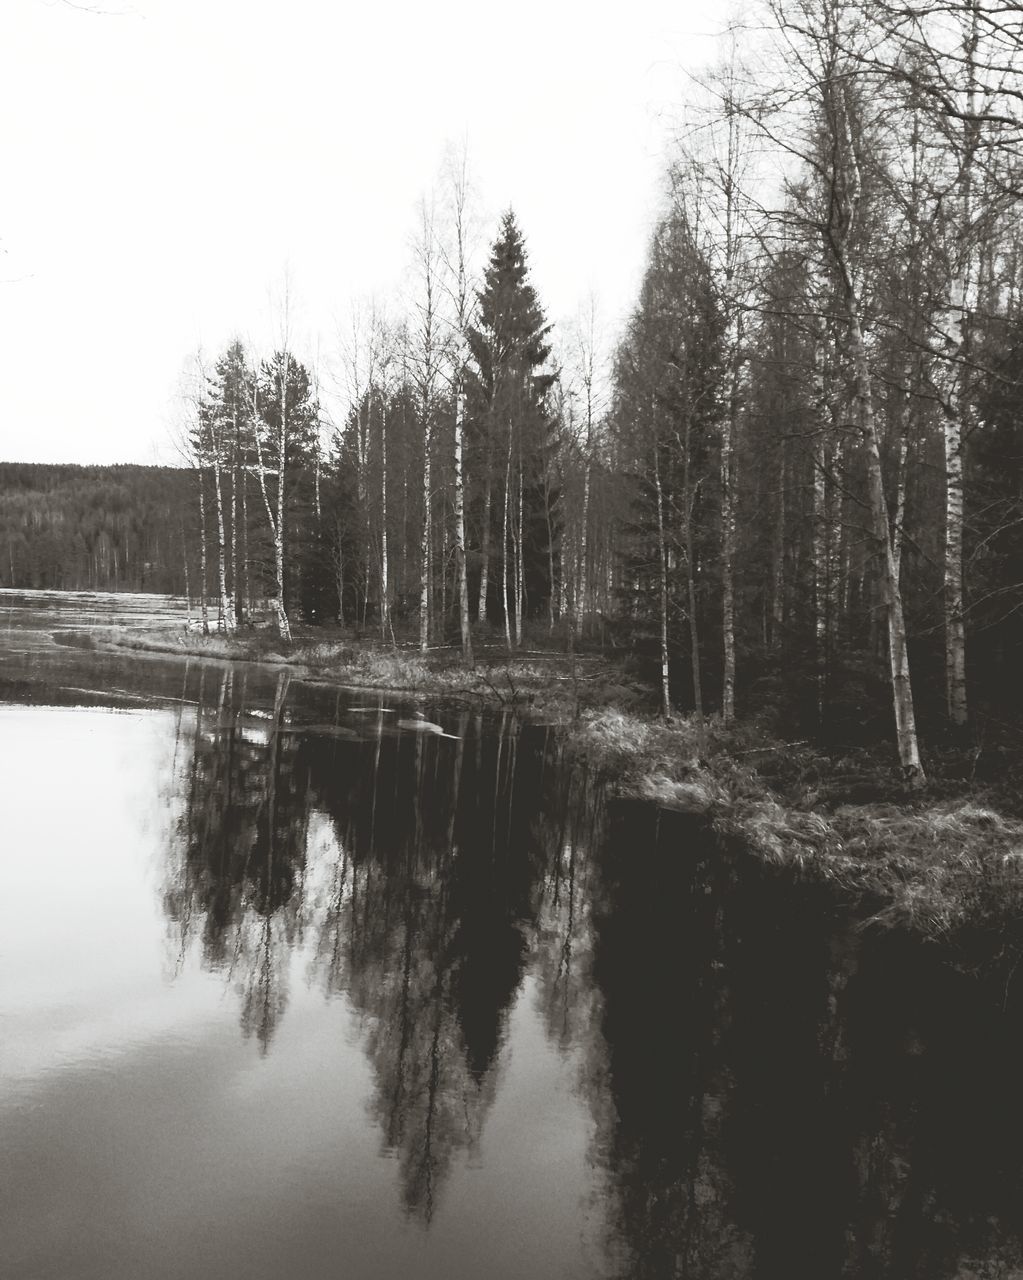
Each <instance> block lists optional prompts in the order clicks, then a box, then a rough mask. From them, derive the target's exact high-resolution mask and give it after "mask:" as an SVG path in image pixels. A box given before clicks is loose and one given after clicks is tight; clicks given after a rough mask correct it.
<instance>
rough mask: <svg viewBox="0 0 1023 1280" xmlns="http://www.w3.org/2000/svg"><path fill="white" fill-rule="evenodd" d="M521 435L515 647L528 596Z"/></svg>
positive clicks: (519, 647) (519, 636)
mask: <svg viewBox="0 0 1023 1280" xmlns="http://www.w3.org/2000/svg"><path fill="white" fill-rule="evenodd" d="M521 444H522V441H521V437H520V439H519V446H520V456H519V522H518V537H517V538H516V540H515V647H516V648H517V649H521V648H522V614H523V611H524V609H525V602H526V600H525V598H526V570H525V564H524V558H523V550H524V547H523V529H522V511H523V504H522V457H521Z"/></svg>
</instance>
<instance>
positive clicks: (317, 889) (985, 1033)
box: [0, 591, 1023, 1280]
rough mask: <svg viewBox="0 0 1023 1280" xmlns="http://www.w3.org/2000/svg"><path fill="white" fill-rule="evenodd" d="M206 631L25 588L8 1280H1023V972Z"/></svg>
mask: <svg viewBox="0 0 1023 1280" xmlns="http://www.w3.org/2000/svg"><path fill="white" fill-rule="evenodd" d="M179 608H180V605H179V603H178V602H174V601H168V600H160V599H159V598H154V597H140V596H135V597H111V596H104V597H101V596H87V597H85V596H74V595H56V594H49V593H14V592H10V591H0V795H2V798H3V809H2V812H3V840H2V842H0V864H2V865H0V872H2V884H3V886H4V892H3V895H2V897H0V1152H2V1155H0V1170H2V1177H0V1241H2V1245H0V1248H2V1250H3V1255H2V1256H3V1265H2V1268H0V1270H2V1274H3V1275H4V1276H7V1277H11V1278H12V1280H30V1278H31V1280H79V1278H80V1280H93V1278H95V1280H121V1278H124V1280H164V1278H168V1280H169V1278H171V1277H173V1278H182V1280H184V1278H186V1277H197V1276H215V1277H217V1278H218V1280H233V1278H234V1277H237V1278H238V1280H242V1278H244V1280H261V1278H262V1277H275V1278H279V1277H291V1276H295V1277H302V1278H305V1280H313V1278H319V1277H339V1276H344V1277H353V1278H356V1280H358V1278H361V1277H367V1278H373V1277H398V1276H414V1277H424V1278H426V1280H433V1278H434V1277H437V1278H440V1277H444V1278H445V1280H460V1278H462V1277H473V1278H477V1277H480V1278H491V1277H492V1278H500V1277H508V1278H513V1277H514V1278H516V1280H518V1278H522V1280H544V1278H547V1277H550V1278H551V1280H554V1278H558V1280H562V1278H567V1277H579V1278H583V1277H586V1278H590V1277H592V1278H596V1280H601V1278H605V1277H606V1278H611V1277H614V1278H621V1280H626V1278H632V1277H642V1278H650V1280H655V1278H657V1280H660V1278H661V1277H672V1278H674V1277H682V1276H686V1277H721V1278H722V1280H725V1278H739V1280H742V1278H745V1277H759V1278H764V1280H774V1278H775V1277H777V1278H778V1280H793V1278H801V1277H805V1278H806V1280H829V1278H831V1277H835V1278H836V1280H838V1278H839V1277H891V1278H892V1280H904V1278H906V1277H921V1278H923V1277H927V1278H928V1280H935V1278H937V1277H957V1278H959V1280H967V1278H971V1280H979V1278H980V1277H984V1278H985V1280H988V1278H991V1277H1016V1278H1017V1280H1019V1277H1021V1276H1023V1250H1021V1239H1023V1089H1021V1085H1020V1081H1021V1080H1023V1053H1021V1048H1023V1038H1021V1036H1020V1033H1019V1026H1020V1017H1021V1012H1023V1008H1021V1000H1020V992H1019V991H1018V990H1017V987H1016V985H1015V984H1014V983H1013V981H1012V979H1013V977H1014V974H1015V970H1014V968H1012V967H1009V968H1008V969H1007V970H1006V971H1005V972H1004V973H1002V974H1000V976H999V978H998V981H994V980H993V979H992V978H988V979H986V980H981V979H979V978H977V977H976V976H972V975H967V974H965V973H964V972H962V971H961V965H957V964H956V963H953V962H954V961H955V960H956V959H957V957H956V956H954V955H951V954H949V953H948V952H946V951H945V950H942V949H940V948H938V947H935V946H924V945H921V944H919V943H917V942H914V941H913V940H911V939H908V938H906V937H904V936H902V935H900V934H897V933H891V932H884V931H881V930H879V929H877V928H875V927H872V926H870V925H869V924H865V923H864V922H863V921H862V920H859V919H858V918H857V917H856V915H855V913H853V912H851V911H850V910H849V908H848V906H846V905H844V904H842V903H841V902H840V901H837V900H836V899H835V898H834V896H832V894H831V893H830V891H828V890H826V889H825V888H822V887H821V886H819V885H814V884H812V883H808V882H807V883H803V882H799V881H797V880H794V879H793V878H792V876H791V875H790V874H789V873H783V872H780V871H777V870H773V869H771V868H767V867H765V866H762V865H761V864H759V863H756V862H754V861H753V860H752V859H747V858H745V857H744V856H743V854H742V851H741V850H735V849H731V848H724V847H722V846H721V845H720V844H719V843H718V842H717V841H715V840H714V839H713V838H712V836H711V835H710V834H709V832H708V831H707V830H706V829H705V828H704V827H703V826H702V825H701V823H700V822H699V820H697V819H694V818H688V817H684V816H681V815H677V814H671V813H662V812H658V811H657V810H655V809H653V808H650V807H644V806H639V805H627V804H621V803H617V804H616V803H609V802H608V801H607V800H606V799H605V798H604V797H603V796H602V794H601V793H600V791H599V789H598V788H597V787H595V786H594V785H593V784H592V783H591V782H590V781H589V780H588V779H587V777H586V776H585V774H584V772H583V771H581V770H579V769H578V768H576V769H573V768H571V767H570V766H569V764H568V762H567V761H566V760H565V758H564V756H563V753H562V750H561V748H560V745H559V742H558V738H557V734H556V732H555V731H554V730H553V729H551V728H549V727H546V726H542V725H536V724H529V723H524V722H520V721H518V720H516V719H515V718H513V717H512V716H511V715H509V714H504V715H502V714H500V713H494V712H491V711H487V712H484V711H482V710H480V709H477V708H474V707H460V706H457V705H451V704H438V705H434V706H430V705H424V706H412V705H411V704H409V703H405V702H402V701H401V700H400V699H397V698H391V697H389V696H388V697H386V698H384V697H382V696H380V695H377V694H369V695H367V694H366V693H364V692H352V691H345V690H337V689H333V688H328V687H326V686H323V685H315V684H309V683H304V682H303V681H301V680H298V679H295V678H293V677H292V676H290V675H289V674H288V673H287V672H284V671H281V670H278V669H273V668H267V667H260V666H256V665H249V664H238V665H235V666H232V665H230V664H224V663H213V662H198V661H194V660H193V661H187V662H186V661H184V660H173V659H163V658H156V657H148V656H137V657H135V656H133V657H131V658H126V657H124V656H121V655H117V654H107V653H103V652H97V651H94V650H89V649H85V648H81V647H78V645H79V642H80V639H81V637H82V635H83V634H88V633H89V632H90V631H91V630H93V629H95V628H97V627H102V626H103V625H106V624H108V623H110V622H117V621H123V620H128V621H130V620H131V619H132V618H134V619H136V620H147V619H153V618H169V617H174V616H175V615H176V614H177V612H178V610H179ZM417 711H419V712H421V713H425V715H426V717H427V720H428V721H429V722H430V723H431V724H433V725H435V726H439V727H440V728H441V729H442V730H443V731H444V732H443V735H441V734H439V733H437V732H435V731H433V730H431V729H429V728H424V727H423V725H422V724H417V722H416V715H415V713H416V712H417Z"/></svg>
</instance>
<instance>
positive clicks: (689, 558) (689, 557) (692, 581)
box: [682, 415, 707, 760]
mask: <svg viewBox="0 0 1023 1280" xmlns="http://www.w3.org/2000/svg"><path fill="white" fill-rule="evenodd" d="M691 434H692V423H691V422H690V420H689V416H688V415H687V416H686V430H685V466H684V469H683V478H682V483H683V487H684V504H685V530H684V533H685V540H686V588H687V595H688V602H689V648H690V664H691V668H692V673H693V713H694V715H695V717H696V735H697V741H698V743H699V751H700V759H701V760H703V759H705V758H706V755H707V724H706V721H705V719H704V715H703V679H702V675H701V667H700V623H699V618H698V616H697V611H696V605H697V600H696V552H695V548H694V546H693V505H694V494H693V488H692V484H691V474H690V473H691V464H690V457H689V446H690V441H691Z"/></svg>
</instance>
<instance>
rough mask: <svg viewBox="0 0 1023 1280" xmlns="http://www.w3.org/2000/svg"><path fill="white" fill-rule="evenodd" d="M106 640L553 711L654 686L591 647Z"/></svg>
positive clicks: (176, 631)
mask: <svg viewBox="0 0 1023 1280" xmlns="http://www.w3.org/2000/svg"><path fill="white" fill-rule="evenodd" d="M92 643H94V644H95V645H96V646H97V647H100V648H112V649H117V650H128V651H130V652H136V653H154V654H174V655H177V656H179V657H194V658H208V659H213V660H217V661H222V662H260V663H264V664H269V665H280V666H283V667H287V668H288V669H290V670H292V671H294V672H295V674H296V675H300V676H303V677H305V678H307V679H314V680H328V681H330V682H331V683H332V684H337V685H341V686H343V687H346V688H352V689H381V690H386V691H388V692H391V693H405V694H408V695H409V696H411V697H415V698H444V699H452V700H458V701H468V702H471V703H474V704H478V703H481V702H482V703H487V704H491V705H493V706H506V707H514V708H515V709H517V710H519V711H521V712H524V713H526V714H534V715H542V716H544V717H550V718H552V719H565V718H573V717H575V716H577V715H578V714H579V713H580V712H581V711H583V710H587V709H594V708H599V707H609V706H614V707H617V708H635V709H639V708H641V707H642V706H644V705H645V704H646V703H647V702H648V701H649V699H650V694H649V691H648V690H647V689H645V688H644V687H643V686H642V685H641V684H639V683H638V682H636V681H635V680H634V679H632V678H631V677H630V676H629V675H628V674H627V673H626V672H625V671H624V670H623V668H622V665H621V663H618V664H614V663H609V662H607V661H606V660H605V659H603V658H601V657H598V656H594V655H590V654H568V653H563V652H558V651H550V650H537V651H530V650H526V651H520V652H518V653H516V654H515V655H514V656H509V655H508V653H507V651H506V650H505V649H504V648H503V646H501V645H498V644H494V645H490V646H481V647H480V648H479V651H478V653H477V657H476V662H475V665H474V666H473V667H472V668H469V667H467V666H466V665H465V664H464V663H463V662H462V660H461V655H460V653H459V652H458V650H457V649H453V648H448V647H443V648H434V649H430V650H428V651H427V652H426V653H421V652H420V651H419V650H418V649H417V648H414V647H412V646H411V645H403V646H395V647H393V648H392V647H385V646H381V645H378V644H375V643H372V642H366V641H358V640H350V639H347V638H343V637H342V638H320V635H319V634H317V632H315V631H312V629H310V631H308V632H303V631H296V635H295V639H294V640H293V641H292V643H291V644H290V645H287V644H285V643H283V642H282V641H281V640H279V639H278V638H277V636H276V635H274V634H273V633H271V632H269V631H255V632H246V633H244V634H240V635H218V634H213V635H209V636H203V635H201V634H200V633H198V632H194V631H185V630H183V629H182V628H176V627H146V628H123V627H122V628H108V629H107V630H106V631H105V632H103V634H102V635H101V636H100V637H98V638H96V639H94V640H92Z"/></svg>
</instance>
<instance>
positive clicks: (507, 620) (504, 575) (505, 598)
mask: <svg viewBox="0 0 1023 1280" xmlns="http://www.w3.org/2000/svg"><path fill="white" fill-rule="evenodd" d="M511 459H512V430H511V423H510V422H509V423H508V461H507V465H506V466H505V469H504V512H503V519H502V521H501V599H502V608H503V611H504V640H505V644H506V645H507V646H508V652H509V653H511V651H512V633H511V617H510V612H509V609H510V600H509V595H510V593H509V590H508V587H509V583H508V560H509V556H508V533H509V528H508V504H509V502H510V501H511Z"/></svg>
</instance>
